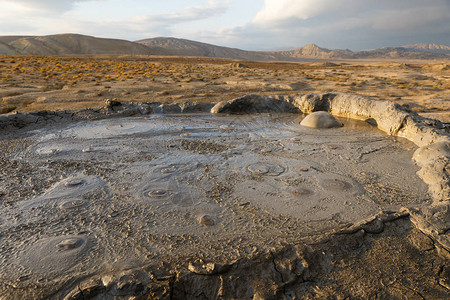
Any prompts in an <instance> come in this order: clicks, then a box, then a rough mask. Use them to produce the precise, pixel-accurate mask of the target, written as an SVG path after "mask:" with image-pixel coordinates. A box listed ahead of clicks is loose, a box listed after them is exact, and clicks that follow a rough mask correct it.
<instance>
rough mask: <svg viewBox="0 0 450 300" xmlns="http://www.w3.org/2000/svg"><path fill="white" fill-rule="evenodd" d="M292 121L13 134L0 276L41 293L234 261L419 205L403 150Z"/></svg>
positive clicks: (127, 124)
mask: <svg viewBox="0 0 450 300" xmlns="http://www.w3.org/2000/svg"><path fill="white" fill-rule="evenodd" d="M301 118H302V117H299V116H298V115H291V114H279V115H277V114H273V115H270V114H255V115H233V116H217V115H209V114H194V115H152V116H149V117H140V118H121V119H107V120H101V121H90V122H81V123H73V124H69V125H67V124H66V125H64V124H57V125H55V126H51V127H45V128H41V129H38V130H35V131H33V132H32V133H31V134H30V133H28V134H27V135H26V136H25V135H24V136H23V137H20V136H18V137H15V139H18V140H19V141H20V144H21V145H27V146H26V147H19V146H18V147H16V148H14V147H12V150H11V151H10V153H4V155H6V158H7V161H8V162H9V163H10V164H11V165H12V166H14V167H12V168H11V169H10V170H9V171H8V172H10V174H11V176H10V178H4V179H2V182H0V183H1V184H2V186H3V187H4V188H3V189H4V190H3V191H0V192H2V193H3V194H2V196H1V197H2V205H1V206H0V209H1V210H0V212H1V213H0V239H1V241H2V246H1V248H0V270H1V271H0V274H1V275H0V279H1V280H4V281H6V282H8V284H10V285H11V286H15V284H17V283H18V282H21V283H23V282H29V284H30V285H33V284H37V286H46V285H50V284H56V285H57V284H58V282H67V281H69V280H72V279H76V278H81V277H86V276H89V275H93V274H97V273H99V272H105V271H107V270H114V269H122V268H128V267H136V266H142V265H149V264H156V263H159V262H160V261H180V260H183V259H184V258H187V257H193V256H195V257H204V258H211V257H214V258H215V260H216V261H220V260H223V261H229V260H235V259H238V258H240V257H243V256H246V255H249V254H251V253H254V252H256V251H260V250H261V249H264V248H266V247H270V245H275V244H277V243H278V242H280V241H282V242H283V243H284V242H286V243H289V242H292V241H295V240H297V239H298V238H299V237H303V236H307V235H315V234H320V233H324V232H328V231H331V230H335V229H337V228H340V227H345V226H348V225H349V224H352V223H356V222H358V221H361V220H363V219H365V218H368V217H370V216H372V215H374V214H376V213H378V212H379V211H381V210H387V211H389V210H397V209H399V208H400V207H402V206H405V205H413V204H414V205H421V204H427V203H428V201H429V199H428V195H427V186H426V185H425V184H424V183H423V182H422V181H421V180H420V179H419V178H418V177H417V176H416V171H417V167H416V166H414V164H413V162H412V160H411V156H412V153H413V151H414V150H415V149H416V146H414V145H413V144H412V143H410V142H408V141H406V140H403V139H401V138H396V137H391V136H387V135H385V134H384V133H382V132H380V131H378V130H377V129H376V128H374V127H372V126H371V125H369V124H366V123H364V122H359V121H354V120H347V119H340V121H341V122H343V123H344V124H345V125H344V127H341V128H333V129H310V128H306V127H302V126H301V125H299V122H300V121H301ZM19 173H20V174H19ZM24 174H26V176H24ZM16 177H17V178H19V179H17V178H16ZM20 178H21V179H20Z"/></svg>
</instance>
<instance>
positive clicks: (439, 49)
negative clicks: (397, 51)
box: [402, 44, 450, 54]
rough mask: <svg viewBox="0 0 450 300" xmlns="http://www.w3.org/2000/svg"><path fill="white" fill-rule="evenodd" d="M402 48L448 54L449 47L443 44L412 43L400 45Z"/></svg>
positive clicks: (449, 52)
mask: <svg viewBox="0 0 450 300" xmlns="http://www.w3.org/2000/svg"><path fill="white" fill-rule="evenodd" d="M402 48H405V49H408V50H410V51H424V52H433V53H444V54H450V47H449V46H445V45H437V44H413V45H406V46H402Z"/></svg>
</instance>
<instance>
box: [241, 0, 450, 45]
mask: <svg viewBox="0 0 450 300" xmlns="http://www.w3.org/2000/svg"><path fill="white" fill-rule="evenodd" d="M449 15H450V1H449V0H427V1H423V0H396V1H392V0H377V1H373V0H340V1H336V0H265V1H264V7H263V8H262V9H261V10H260V11H259V12H258V13H257V14H256V16H255V17H254V18H253V20H252V21H251V22H250V23H249V24H247V25H246V26H245V28H239V30H237V32H240V33H242V32H245V31H246V28H247V29H248V31H249V32H252V34H254V32H255V27H257V28H259V30H261V31H264V32H266V40H271V41H273V43H281V44H284V45H285V46H289V45H292V44H293V43H295V42H297V43H298V44H297V45H298V46H301V45H304V44H307V43H312V42H314V43H318V44H319V45H323V46H325V47H332V48H337V47H341V48H353V49H362V48H366V47H377V46H382V44H381V43H385V44H384V45H386V43H388V44H390V45H401V44H403V43H412V42H431V41H434V42H441V43H444V44H445V43H447V44H448V36H450V21H449V20H450V19H449V17H448V16H449ZM235 32H236V31H235ZM445 36H447V38H445Z"/></svg>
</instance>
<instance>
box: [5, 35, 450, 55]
mask: <svg viewBox="0 0 450 300" xmlns="http://www.w3.org/2000/svg"><path fill="white" fill-rule="evenodd" d="M0 54H7V55H60V56H64V55H108V54H110V55H168V56H173V55H176V56H203V57H217V58H230V59H239V60H251V61H311V60H339V59H364V58H369V59H386V58H406V59H442V58H444V59H450V47H448V46H443V45H436V44H415V45H408V46H402V47H383V48H380V49H374V50H365V51H351V50H348V49H345V50H331V49H326V48H321V47H319V46H317V45H315V44H310V45H306V46H304V47H301V48H298V49H294V50H289V51H246V50H241V49H236V48H228V47H221V46H216V45H212V44H207V43H201V42H196V41H191V40H186V39H177V38H172V37H158V38H151V39H144V40H140V41H137V42H130V41H126V40H119V39H105V38H96V37H92V36H86V35H80V34H58V35H48V36H0Z"/></svg>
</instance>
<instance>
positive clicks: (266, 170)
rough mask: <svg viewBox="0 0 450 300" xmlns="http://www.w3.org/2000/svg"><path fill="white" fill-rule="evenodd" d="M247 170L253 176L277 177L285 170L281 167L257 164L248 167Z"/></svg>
mask: <svg viewBox="0 0 450 300" xmlns="http://www.w3.org/2000/svg"><path fill="white" fill-rule="evenodd" d="M247 170H248V171H250V173H252V174H255V175H263V176H279V175H281V174H283V173H284V172H285V171H286V168H285V167H283V166H281V165H275V164H268V163H263V162H257V163H253V164H250V165H248V166H247Z"/></svg>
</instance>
